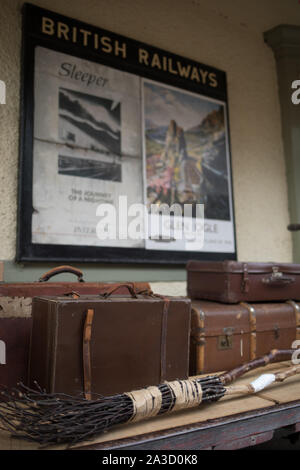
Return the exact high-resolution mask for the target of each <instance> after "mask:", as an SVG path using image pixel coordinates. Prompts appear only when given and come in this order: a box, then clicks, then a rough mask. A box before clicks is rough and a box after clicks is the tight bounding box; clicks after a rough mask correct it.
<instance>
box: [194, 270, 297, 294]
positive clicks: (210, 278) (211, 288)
mask: <svg viewBox="0 0 300 470" xmlns="http://www.w3.org/2000/svg"><path fill="white" fill-rule="evenodd" d="M187 290H188V296H189V297H191V298H192V299H200V300H201V299H202V300H204V299H206V300H213V301H216V302H224V303H237V302H243V301H244V302H269V301H274V300H276V301H284V300H288V299H293V300H300V264H291V263H290V264H289V263H286V264H282V263H277V264H276V263H242V262H237V261H220V262H214V261H189V262H188V264H187Z"/></svg>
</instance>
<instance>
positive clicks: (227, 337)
mask: <svg viewBox="0 0 300 470" xmlns="http://www.w3.org/2000/svg"><path fill="white" fill-rule="evenodd" d="M223 332H224V335H221V336H219V338H218V349H221V350H224V349H232V347H233V333H234V327H228V328H224V329H223Z"/></svg>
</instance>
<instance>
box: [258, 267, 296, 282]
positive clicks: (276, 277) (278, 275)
mask: <svg viewBox="0 0 300 470" xmlns="http://www.w3.org/2000/svg"><path fill="white" fill-rule="evenodd" d="M272 269H273V272H272V274H271V276H268V277H264V278H263V279H262V282H263V283H264V284H269V285H272V284H274V285H276V286H278V284H292V283H293V282H295V278H294V277H290V276H285V275H284V274H283V273H282V272H280V271H279V270H278V268H277V267H273V268H272Z"/></svg>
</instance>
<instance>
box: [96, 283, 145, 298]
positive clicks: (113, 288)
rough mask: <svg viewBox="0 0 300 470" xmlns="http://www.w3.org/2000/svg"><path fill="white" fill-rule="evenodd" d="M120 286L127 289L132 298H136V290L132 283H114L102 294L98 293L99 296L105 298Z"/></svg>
mask: <svg viewBox="0 0 300 470" xmlns="http://www.w3.org/2000/svg"><path fill="white" fill-rule="evenodd" d="M120 287H125V288H126V289H128V291H129V294H130V295H131V297H132V298H133V299H137V292H136V291H135V289H134V287H133V285H132V284H115V285H114V286H113V287H111V288H110V289H107V291H106V292H104V293H103V294H99V295H100V296H101V297H103V298H104V299H107V298H108V297H110V296H111V295H112V294H113V293H114V292H115V291H116V290H118V289H120Z"/></svg>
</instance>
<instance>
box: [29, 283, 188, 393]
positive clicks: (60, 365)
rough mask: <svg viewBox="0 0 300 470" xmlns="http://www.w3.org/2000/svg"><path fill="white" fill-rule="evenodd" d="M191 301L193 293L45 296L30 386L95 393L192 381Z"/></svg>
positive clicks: (37, 316) (37, 314) (36, 303)
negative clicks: (173, 294) (189, 367)
mask: <svg viewBox="0 0 300 470" xmlns="http://www.w3.org/2000/svg"><path fill="white" fill-rule="evenodd" d="M110 292H111V290H110ZM190 303H191V301H190V300H189V299H187V298H186V297H169V298H160V297H159V296H151V297H150V296H148V295H138V296H135V295H133V293H132V292H131V296H125V297H123V296H116V297H115V296H110V297H109V298H103V297H101V296H85V295H84V296H80V297H79V298H77V299H75V298H66V297H37V298H35V299H34V300H33V311H32V314H33V328H32V337H31V346H30V361H29V379H30V380H29V383H30V384H31V385H34V381H37V382H38V383H39V385H40V386H42V387H43V388H45V389H46V390H47V391H48V392H63V393H67V394H72V395H76V394H78V393H82V392H84V393H85V396H86V397H87V398H89V397H90V396H91V394H93V393H100V394H102V395H111V394H114V393H123V392H126V391H130V390H132V389H136V388H141V387H145V386H148V385H154V384H158V383H160V382H163V381H164V380H174V379H176V378H182V379H186V378H187V377H188V360H189V337H190Z"/></svg>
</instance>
